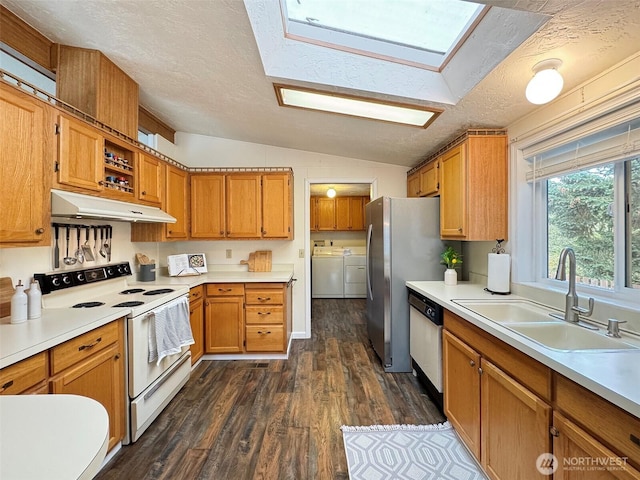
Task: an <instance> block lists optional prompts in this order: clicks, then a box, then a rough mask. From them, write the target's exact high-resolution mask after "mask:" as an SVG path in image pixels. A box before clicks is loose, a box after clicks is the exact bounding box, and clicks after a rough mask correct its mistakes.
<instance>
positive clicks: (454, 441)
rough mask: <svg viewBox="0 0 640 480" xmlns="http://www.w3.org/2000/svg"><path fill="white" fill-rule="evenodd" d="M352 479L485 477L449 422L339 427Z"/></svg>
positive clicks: (467, 479)
mask: <svg viewBox="0 0 640 480" xmlns="http://www.w3.org/2000/svg"><path fill="white" fill-rule="evenodd" d="M341 430H342V437H343V439H344V447H345V450H346V453H347V465H348V468H349V478H351V480H390V479H398V480H404V479H407V480H427V479H429V480H432V479H433V480H436V479H437V480H486V479H487V477H486V476H485V475H484V473H483V472H482V470H481V469H480V467H479V466H478V464H477V463H476V461H475V459H474V458H473V457H472V456H471V454H470V453H469V452H468V451H467V449H466V447H465V446H464V445H463V444H462V442H461V441H460V439H459V438H458V435H457V434H456V432H455V430H454V429H453V427H452V426H451V424H450V423H449V422H445V423H441V424H436V425H373V426H370V427H348V426H342V427H341Z"/></svg>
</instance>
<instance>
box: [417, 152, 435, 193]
mask: <svg viewBox="0 0 640 480" xmlns="http://www.w3.org/2000/svg"><path fill="white" fill-rule="evenodd" d="M438 171H439V161H438V160H434V161H433V162H430V163H428V164H426V165H425V166H424V167H422V168H421V169H420V196H421V197H433V196H434V195H437V194H438V191H439V189H440V183H439V178H438Z"/></svg>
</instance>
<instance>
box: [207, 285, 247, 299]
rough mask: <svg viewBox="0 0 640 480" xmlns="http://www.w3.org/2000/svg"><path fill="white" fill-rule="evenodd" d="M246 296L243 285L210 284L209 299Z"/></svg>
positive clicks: (208, 287)
mask: <svg viewBox="0 0 640 480" xmlns="http://www.w3.org/2000/svg"><path fill="white" fill-rule="evenodd" d="M237 295H244V284H243V283H208V284H207V297H229V296H237Z"/></svg>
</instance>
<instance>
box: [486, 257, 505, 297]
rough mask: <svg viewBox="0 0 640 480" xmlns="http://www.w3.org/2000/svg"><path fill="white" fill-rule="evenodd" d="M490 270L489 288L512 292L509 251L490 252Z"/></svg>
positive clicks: (498, 291) (496, 291) (499, 291)
mask: <svg viewBox="0 0 640 480" xmlns="http://www.w3.org/2000/svg"><path fill="white" fill-rule="evenodd" d="M488 270H489V272H488V278H487V290H489V291H490V292H495V293H510V292H511V288H510V280H511V256H510V255H509V254H508V253H490V254H489V269H488Z"/></svg>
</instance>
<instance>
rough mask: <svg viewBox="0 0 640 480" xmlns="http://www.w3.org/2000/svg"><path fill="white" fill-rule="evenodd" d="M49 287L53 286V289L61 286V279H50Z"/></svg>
mask: <svg viewBox="0 0 640 480" xmlns="http://www.w3.org/2000/svg"><path fill="white" fill-rule="evenodd" d="M51 285H53V286H54V287H59V286H60V285H62V279H61V278H60V277H52V278H51Z"/></svg>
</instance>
